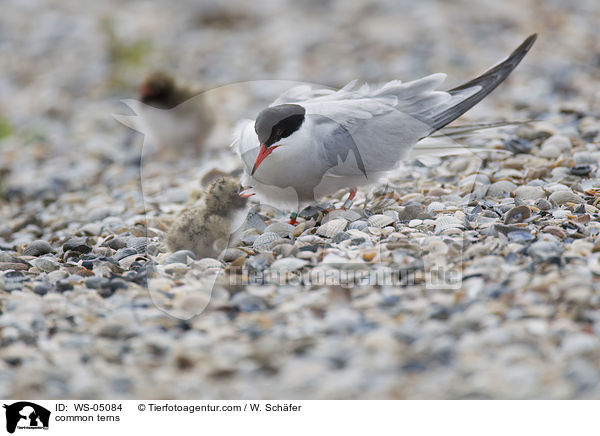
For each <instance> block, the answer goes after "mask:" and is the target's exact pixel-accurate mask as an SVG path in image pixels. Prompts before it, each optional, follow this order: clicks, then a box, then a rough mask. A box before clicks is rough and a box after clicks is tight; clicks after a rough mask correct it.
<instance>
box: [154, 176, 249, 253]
mask: <svg viewBox="0 0 600 436" xmlns="http://www.w3.org/2000/svg"><path fill="white" fill-rule="evenodd" d="M241 190H242V187H241V185H240V184H239V182H237V181H236V180H234V179H232V178H230V177H218V178H217V179H215V180H214V181H213V182H212V183H211V184H210V185H209V187H208V189H207V191H206V193H205V195H204V199H203V201H202V203H201V204H200V205H199V206H196V207H193V208H191V209H188V210H185V211H184V212H182V213H181V214H180V215H179V216H178V217H177V218H176V219H175V222H174V223H173V225H172V226H171V228H170V229H169V231H168V233H167V238H166V242H167V246H168V248H169V249H170V250H171V251H178V250H191V251H193V252H194V253H195V254H196V255H197V256H199V257H216V256H217V255H218V254H219V253H220V252H221V251H222V250H223V249H224V248H226V247H227V246H228V244H229V242H230V237H231V235H232V234H233V233H234V232H235V230H237V229H238V228H239V227H240V225H241V223H242V222H243V219H244V218H245V217H246V214H245V206H246V199H245V198H243V197H240V195H239V194H240V192H241Z"/></svg>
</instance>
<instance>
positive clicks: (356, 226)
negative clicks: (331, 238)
mask: <svg viewBox="0 0 600 436" xmlns="http://www.w3.org/2000/svg"><path fill="white" fill-rule="evenodd" d="M366 227H367V222H366V221H363V220H358V221H354V222H353V223H350V225H349V226H348V230H364V229H365V228H366Z"/></svg>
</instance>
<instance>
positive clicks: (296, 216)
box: [288, 212, 298, 226]
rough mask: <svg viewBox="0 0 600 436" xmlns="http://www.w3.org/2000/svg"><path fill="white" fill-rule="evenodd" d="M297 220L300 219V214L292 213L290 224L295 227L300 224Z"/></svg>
mask: <svg viewBox="0 0 600 436" xmlns="http://www.w3.org/2000/svg"><path fill="white" fill-rule="evenodd" d="M296 218H298V214H297V213H295V212H294V213H291V214H290V220H289V221H288V223H289V224H291V225H293V226H295V225H297V224H298V221H296Z"/></svg>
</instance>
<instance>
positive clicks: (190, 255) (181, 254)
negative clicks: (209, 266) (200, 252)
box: [165, 250, 196, 264]
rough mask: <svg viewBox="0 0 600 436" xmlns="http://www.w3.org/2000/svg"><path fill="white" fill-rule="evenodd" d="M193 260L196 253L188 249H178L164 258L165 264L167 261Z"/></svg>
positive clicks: (185, 261)
mask: <svg viewBox="0 0 600 436" xmlns="http://www.w3.org/2000/svg"><path fill="white" fill-rule="evenodd" d="M189 259H191V260H195V259H196V255H195V254H194V252H192V251H190V250H179V251H176V252H174V253H173V254H171V255H170V256H169V257H167V259H166V260H165V264H169V263H188V260H189Z"/></svg>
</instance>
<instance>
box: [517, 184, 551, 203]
mask: <svg viewBox="0 0 600 436" xmlns="http://www.w3.org/2000/svg"><path fill="white" fill-rule="evenodd" d="M514 193H515V198H518V199H519V200H537V199H539V198H546V192H545V191H544V190H543V189H542V188H541V187H539V186H528V185H527V186H519V187H518V188H517V189H515V191H514Z"/></svg>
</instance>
